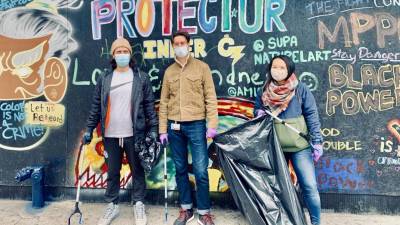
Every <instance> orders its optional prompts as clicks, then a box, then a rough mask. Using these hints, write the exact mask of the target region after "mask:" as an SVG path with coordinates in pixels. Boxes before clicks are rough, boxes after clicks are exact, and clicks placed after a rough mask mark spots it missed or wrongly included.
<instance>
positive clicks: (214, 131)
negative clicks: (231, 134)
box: [206, 128, 217, 138]
mask: <svg viewBox="0 0 400 225" xmlns="http://www.w3.org/2000/svg"><path fill="white" fill-rule="evenodd" d="M216 135H217V129H215V128H208V129H207V134H206V136H207V138H214V137H215V136H216Z"/></svg>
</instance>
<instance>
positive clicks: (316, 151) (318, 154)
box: [311, 144, 324, 162]
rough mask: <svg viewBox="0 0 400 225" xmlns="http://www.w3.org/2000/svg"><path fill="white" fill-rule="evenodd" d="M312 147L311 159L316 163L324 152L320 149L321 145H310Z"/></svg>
mask: <svg viewBox="0 0 400 225" xmlns="http://www.w3.org/2000/svg"><path fill="white" fill-rule="evenodd" d="M311 147H312V154H311V155H312V157H313V160H314V162H318V160H319V158H321V156H322V155H323V154H324V150H323V149H322V145H321V144H315V145H313V144H311Z"/></svg>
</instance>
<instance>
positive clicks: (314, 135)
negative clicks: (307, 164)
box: [301, 85, 323, 145]
mask: <svg viewBox="0 0 400 225" xmlns="http://www.w3.org/2000/svg"><path fill="white" fill-rule="evenodd" d="M302 89H303V90H302V96H301V97H302V100H303V104H302V110H303V116H304V119H305V121H306V124H307V128H308V131H309V134H310V137H311V143H312V144H313V145H319V144H322V141H323V138H322V134H321V123H320V121H319V115H318V108H317V104H316V102H315V98H314V95H313V94H312V93H311V91H310V89H309V88H308V87H307V86H306V85H303V88H302Z"/></svg>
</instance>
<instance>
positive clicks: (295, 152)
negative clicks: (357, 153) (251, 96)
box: [254, 55, 323, 225]
mask: <svg viewBox="0 0 400 225" xmlns="http://www.w3.org/2000/svg"><path fill="white" fill-rule="evenodd" d="M294 72H295V64H294V62H293V61H292V60H291V59H290V58H289V57H287V56H284V55H280V56H276V57H274V58H273V59H272V60H271V62H270V64H269V66H268V68H267V80H266V82H265V85H264V86H263V88H262V89H261V90H260V91H259V92H258V94H257V96H256V100H255V105H254V116H255V117H261V116H264V115H265V114H266V113H265V109H267V110H269V111H270V112H272V114H274V115H275V116H278V117H279V118H281V119H283V120H284V121H285V122H286V123H288V124H290V125H292V126H293V127H295V128H297V129H298V130H300V131H301V132H303V133H307V134H308V135H309V137H310V139H311V144H309V142H308V141H307V140H305V139H304V138H302V137H300V136H299V135H298V134H296V133H294V132H293V131H292V130H290V129H289V128H287V127H286V126H285V125H283V124H281V123H278V122H277V121H275V122H274V125H275V131H276V134H277V136H278V139H279V142H280V144H281V147H282V150H283V152H284V155H285V158H286V160H287V161H289V160H290V161H291V162H292V164H293V167H294V170H295V173H296V175H297V178H298V181H299V184H300V188H301V189H302V193H303V198H304V202H305V203H306V206H307V208H308V211H309V213H310V219H311V223H312V224H313V225H316V224H320V223H321V222H320V214H321V203H320V197H319V192H318V189H317V181H316V177H315V168H314V163H313V161H314V162H317V161H318V160H319V158H320V157H321V156H322V153H323V150H322V135H321V132H320V128H321V124H320V121H319V116H318V110H317V105H316V102H315V99H314V96H313V94H312V93H311V91H310V89H309V88H308V87H307V86H306V85H305V84H303V83H301V82H299V81H298V79H297V77H296V75H295V73H294Z"/></svg>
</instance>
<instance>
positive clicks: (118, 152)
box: [104, 137, 146, 204]
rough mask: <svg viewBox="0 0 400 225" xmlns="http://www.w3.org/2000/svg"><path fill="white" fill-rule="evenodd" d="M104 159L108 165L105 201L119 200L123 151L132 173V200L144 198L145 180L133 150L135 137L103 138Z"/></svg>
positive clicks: (114, 201) (116, 202)
mask: <svg viewBox="0 0 400 225" xmlns="http://www.w3.org/2000/svg"><path fill="white" fill-rule="evenodd" d="M104 150H105V154H104V155H105V161H106V163H107V166H108V176H107V189H106V194H105V199H106V202H113V203H114V204H118V202H119V189H120V170H121V166H122V157H123V153H124V152H125V153H126V156H127V157H128V163H129V167H130V169H131V173H132V185H133V197H132V198H133V199H132V200H133V202H137V201H142V202H143V200H144V195H145V190H146V182H145V173H144V170H143V167H142V166H141V165H140V159H139V157H138V154H137V152H135V138H134V137H127V138H104Z"/></svg>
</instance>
